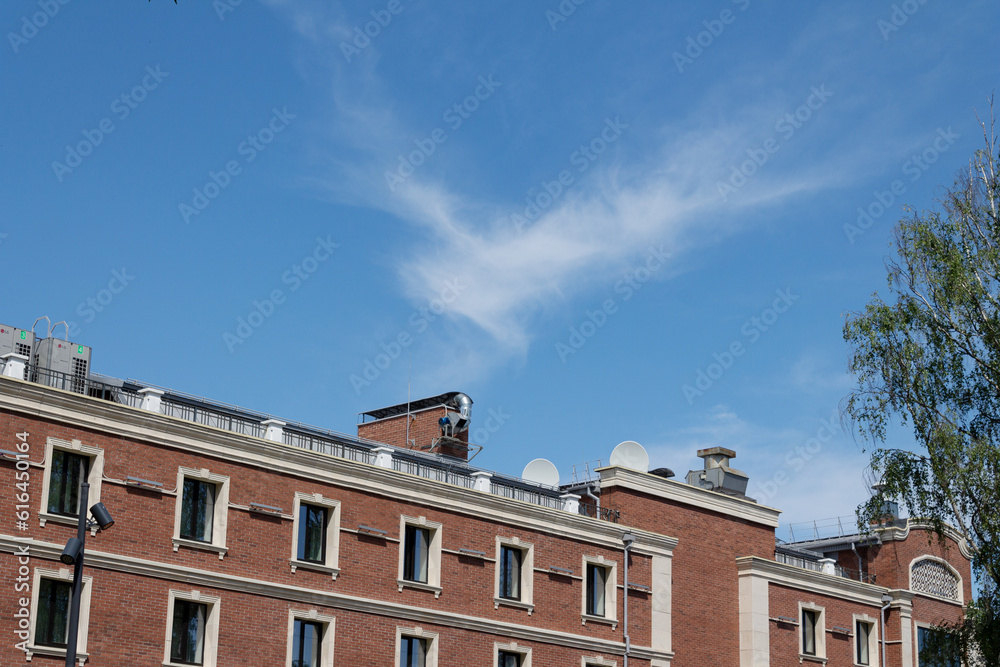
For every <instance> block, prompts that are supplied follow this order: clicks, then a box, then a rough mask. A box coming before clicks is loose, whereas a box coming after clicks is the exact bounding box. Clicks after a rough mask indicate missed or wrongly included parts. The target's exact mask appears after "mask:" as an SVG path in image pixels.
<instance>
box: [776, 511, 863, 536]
mask: <svg viewBox="0 0 1000 667" xmlns="http://www.w3.org/2000/svg"><path fill="white" fill-rule="evenodd" d="M859 532H860V531H859V530H858V518H857V517H856V516H835V517H832V518H829V519H819V520H817V521H803V522H802V523H790V524H788V537H789V540H788V541H789V542H804V541H807V540H822V539H826V538H832V537H846V536H848V535H857V534H858V533H859Z"/></svg>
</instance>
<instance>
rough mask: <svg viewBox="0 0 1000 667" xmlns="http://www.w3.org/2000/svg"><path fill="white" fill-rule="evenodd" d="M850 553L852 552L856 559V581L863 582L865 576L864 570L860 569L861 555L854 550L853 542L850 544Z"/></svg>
mask: <svg viewBox="0 0 1000 667" xmlns="http://www.w3.org/2000/svg"><path fill="white" fill-rule="evenodd" d="M851 551H853V552H854V555H855V556H857V557H858V581H864V580H865V575H864V569H863V568H862V567H861V554H859V553H858V550H857V549H856V548H855V545H854V542H851Z"/></svg>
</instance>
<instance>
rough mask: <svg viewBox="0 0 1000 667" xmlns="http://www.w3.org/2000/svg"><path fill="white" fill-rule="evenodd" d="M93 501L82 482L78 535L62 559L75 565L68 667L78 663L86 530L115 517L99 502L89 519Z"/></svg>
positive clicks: (101, 527)
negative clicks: (77, 644) (90, 503)
mask: <svg viewBox="0 0 1000 667" xmlns="http://www.w3.org/2000/svg"><path fill="white" fill-rule="evenodd" d="M89 500H90V484H89V483H87V482H84V483H82V484H81V485H80V517H79V521H78V522H77V526H76V537H71V538H69V541H68V542H67V543H66V548H65V549H63V552H62V555H60V556H59V560H60V561H62V562H63V563H64V564H66V565H72V566H73V592H72V595H71V596H70V601H69V628H68V629H67V630H68V632H67V636H66V667H73V663H74V662H76V642H77V637H78V636H79V634H80V598H81V597H82V593H83V556H84V547H85V546H86V542H87V529H88V528H90V527H91V526H95V525H96V526H97V527H98V529H99V530H104V529H105V528H110V527H111V526H113V525H115V520H114V519H112V518H111V514H110V513H109V512H108V510H107V508H105V507H104V503H96V504H95V505H94V506H93V507H91V508H90V513H91V514H93V515H94V519H93V520H91V519H88V518H87V503H88V501H89Z"/></svg>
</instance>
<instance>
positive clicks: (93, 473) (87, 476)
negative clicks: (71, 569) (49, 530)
mask: <svg viewBox="0 0 1000 667" xmlns="http://www.w3.org/2000/svg"><path fill="white" fill-rule="evenodd" d="M45 462H46V463H45V474H44V476H43V477H42V493H41V496H42V502H41V507H40V511H39V514H38V519H39V524H40V525H41V526H45V523H46V522H47V521H52V522H56V523H65V524H72V525H76V523H77V519H78V517H79V515H80V485H81V484H83V483H84V482H87V483H89V484H90V495H89V497H88V498H87V502H88V504H89V505H93V504H95V503H98V502H100V500H101V479H102V478H103V477H104V450H103V449H99V448H97V447H90V446H87V445H84V444H83V443H81V442H80V441H79V440H73V441H69V440H61V439H59V438H49V439H48V440H47V441H46V443H45ZM93 532H94V533H95V534H96V532H97V531H96V529H94V531H93Z"/></svg>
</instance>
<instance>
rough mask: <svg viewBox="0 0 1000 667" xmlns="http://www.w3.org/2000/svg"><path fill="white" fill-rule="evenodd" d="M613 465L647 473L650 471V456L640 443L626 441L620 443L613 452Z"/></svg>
mask: <svg viewBox="0 0 1000 667" xmlns="http://www.w3.org/2000/svg"><path fill="white" fill-rule="evenodd" d="M611 465H613V466H621V467H622V468H631V469H632V470H641V471H642V472H646V471H647V470H649V454H647V453H646V448H645V447H643V446H642V445H640V444H639V443H638V442H635V441H633V440H626V441H625V442H621V443H618V446H617V447H615V448H614V451H612V452H611Z"/></svg>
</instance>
